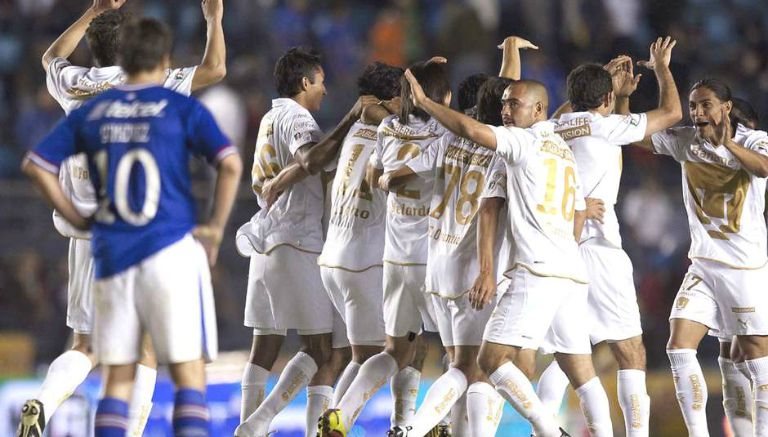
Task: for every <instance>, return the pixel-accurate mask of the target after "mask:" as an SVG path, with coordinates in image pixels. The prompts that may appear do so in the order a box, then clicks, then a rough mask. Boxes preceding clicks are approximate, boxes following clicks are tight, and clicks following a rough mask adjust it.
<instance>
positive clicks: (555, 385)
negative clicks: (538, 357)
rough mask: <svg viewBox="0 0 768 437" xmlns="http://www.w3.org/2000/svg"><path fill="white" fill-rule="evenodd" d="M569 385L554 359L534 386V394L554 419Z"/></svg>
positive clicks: (566, 376)
mask: <svg viewBox="0 0 768 437" xmlns="http://www.w3.org/2000/svg"><path fill="white" fill-rule="evenodd" d="M569 384H570V381H568V375H566V374H565V372H563V370H562V369H561V368H560V366H559V365H558V364H557V360H555V359H553V360H552V362H551V363H549V366H547V368H546V369H544V372H542V373H541V376H540V377H539V383H538V384H536V394H537V395H538V396H539V398H540V399H541V402H542V403H543V404H544V405H545V406H546V407H547V409H548V410H549V412H550V413H551V414H552V416H553V417H555V418H557V417H558V415H559V413H560V408H561V406H562V403H563V396H564V395H565V391H566V390H567V389H568V385H569Z"/></svg>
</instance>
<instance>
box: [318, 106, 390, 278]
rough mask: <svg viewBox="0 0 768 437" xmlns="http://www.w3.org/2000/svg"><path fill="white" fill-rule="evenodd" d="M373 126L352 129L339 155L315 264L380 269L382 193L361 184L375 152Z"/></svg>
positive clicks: (383, 205) (358, 123) (383, 210)
mask: <svg viewBox="0 0 768 437" xmlns="http://www.w3.org/2000/svg"><path fill="white" fill-rule="evenodd" d="M376 129H377V127H376V126H375V125H368V124H364V123H362V122H359V121H358V122H357V123H355V124H354V125H352V128H351V129H350V130H349V133H348V134H347V136H346V138H345V139H344V144H343V145H342V146H341V152H340V153H339V163H338V166H337V168H336V176H335V177H334V179H333V186H332V188H331V193H330V194H331V196H330V197H331V214H330V217H329V224H328V235H327V237H326V239H325V244H324V245H323V253H322V254H321V255H320V258H319V259H318V264H320V265H321V266H323V267H335V268H342V269H345V270H351V271H362V270H365V269H368V268H370V267H372V266H377V265H378V266H380V265H381V259H382V256H383V255H384V231H385V217H386V202H387V199H386V197H387V196H386V193H384V192H383V191H381V190H372V189H371V186H370V185H368V182H367V181H366V180H365V173H366V169H367V164H368V160H369V159H370V157H371V154H373V151H374V149H375V148H376Z"/></svg>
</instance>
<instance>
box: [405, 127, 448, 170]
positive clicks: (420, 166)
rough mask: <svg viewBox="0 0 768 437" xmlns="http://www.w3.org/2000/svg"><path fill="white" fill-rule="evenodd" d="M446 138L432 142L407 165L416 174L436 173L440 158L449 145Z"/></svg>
mask: <svg viewBox="0 0 768 437" xmlns="http://www.w3.org/2000/svg"><path fill="white" fill-rule="evenodd" d="M446 140H447V138H446V136H445V135H444V136H442V137H440V138H439V139H437V140H435V141H432V142H431V143H430V144H429V145H428V146H427V147H425V148H424V150H422V151H421V153H419V155H418V156H416V157H415V158H413V159H411V160H410V161H408V162H406V163H405V165H406V166H407V167H408V168H410V169H411V170H413V172H414V173H428V172H432V171H434V169H435V167H436V166H437V161H438V158H439V157H440V156H441V155H442V154H443V153H442V152H443V151H444V150H445V147H446V143H447V141H446Z"/></svg>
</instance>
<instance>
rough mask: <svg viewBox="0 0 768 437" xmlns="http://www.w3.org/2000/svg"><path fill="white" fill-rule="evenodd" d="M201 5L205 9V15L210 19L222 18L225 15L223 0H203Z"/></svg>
mask: <svg viewBox="0 0 768 437" xmlns="http://www.w3.org/2000/svg"><path fill="white" fill-rule="evenodd" d="M200 7H201V8H202V9H203V17H205V19H206V21H208V20H221V18H222V17H223V16H224V1H223V0H202V1H201V2H200Z"/></svg>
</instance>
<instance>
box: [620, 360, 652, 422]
mask: <svg viewBox="0 0 768 437" xmlns="http://www.w3.org/2000/svg"><path fill="white" fill-rule="evenodd" d="M616 380H617V385H618V387H617V392H618V396H619V405H620V406H621V411H622V413H623V414H624V428H625V430H626V433H627V437H648V431H649V430H648V426H649V420H650V415H651V398H650V397H649V396H648V391H647V389H646V387H645V371H643V370H637V369H626V370H619V371H618V372H616Z"/></svg>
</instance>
